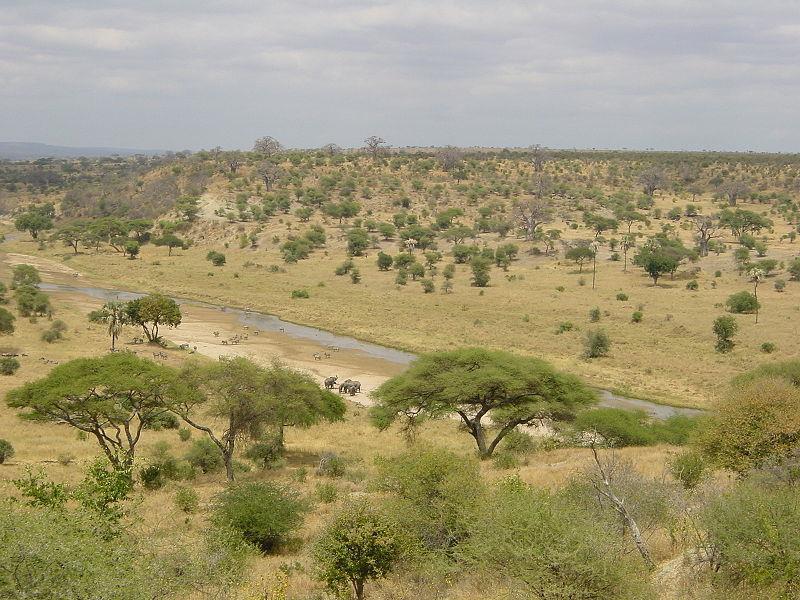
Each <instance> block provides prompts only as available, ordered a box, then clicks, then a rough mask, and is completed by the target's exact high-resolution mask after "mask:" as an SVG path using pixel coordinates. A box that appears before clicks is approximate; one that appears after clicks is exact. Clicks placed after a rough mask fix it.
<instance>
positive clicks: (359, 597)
mask: <svg viewBox="0 0 800 600" xmlns="http://www.w3.org/2000/svg"><path fill="white" fill-rule="evenodd" d="M353 591H354V592H355V593H356V600H364V582H363V581H362V580H360V579H359V580H356V581H353Z"/></svg>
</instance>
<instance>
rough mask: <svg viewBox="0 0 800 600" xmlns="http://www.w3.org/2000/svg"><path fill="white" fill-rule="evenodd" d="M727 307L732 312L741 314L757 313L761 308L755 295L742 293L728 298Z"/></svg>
mask: <svg viewBox="0 0 800 600" xmlns="http://www.w3.org/2000/svg"><path fill="white" fill-rule="evenodd" d="M725 306H727V307H728V310H729V311H730V312H732V313H736V314H741V313H753V312H755V311H756V310H757V309H758V308H759V307H760V304H759V303H758V300H757V299H756V297H755V296H754V295H753V294H751V293H750V292H747V291H742V292H736V293H735V294H731V295H730V296H728V299H727V300H726V301H725Z"/></svg>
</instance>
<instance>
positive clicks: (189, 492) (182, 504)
mask: <svg viewBox="0 0 800 600" xmlns="http://www.w3.org/2000/svg"><path fill="white" fill-rule="evenodd" d="M175 506H176V507H177V508H178V510H180V511H183V512H185V513H187V514H192V513H194V512H197V509H198V507H199V506H200V498H199V497H198V496H197V492H195V491H194V490H193V489H190V488H180V489H179V490H178V491H177V492H175Z"/></svg>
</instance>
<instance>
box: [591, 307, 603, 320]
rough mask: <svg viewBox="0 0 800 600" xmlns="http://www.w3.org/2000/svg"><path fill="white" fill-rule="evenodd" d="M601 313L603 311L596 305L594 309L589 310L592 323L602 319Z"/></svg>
mask: <svg viewBox="0 0 800 600" xmlns="http://www.w3.org/2000/svg"><path fill="white" fill-rule="evenodd" d="M601 314H602V313H601V312H600V308H598V307H597V306H595V307H594V308H593V309H592V310H590V311H589V321H591V322H592V323H597V322H598V321H599V320H600V315H601Z"/></svg>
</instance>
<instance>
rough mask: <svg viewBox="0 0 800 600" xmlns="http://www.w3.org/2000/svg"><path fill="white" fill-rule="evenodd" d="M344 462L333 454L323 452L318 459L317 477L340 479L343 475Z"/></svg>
mask: <svg viewBox="0 0 800 600" xmlns="http://www.w3.org/2000/svg"><path fill="white" fill-rule="evenodd" d="M344 471H345V462H344V459H342V457H340V456H339V455H338V454H336V453H335V452H324V453H323V454H322V456H321V457H320V459H319V465H318V466H317V475H320V476H323V477H341V476H342V475H344Z"/></svg>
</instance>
